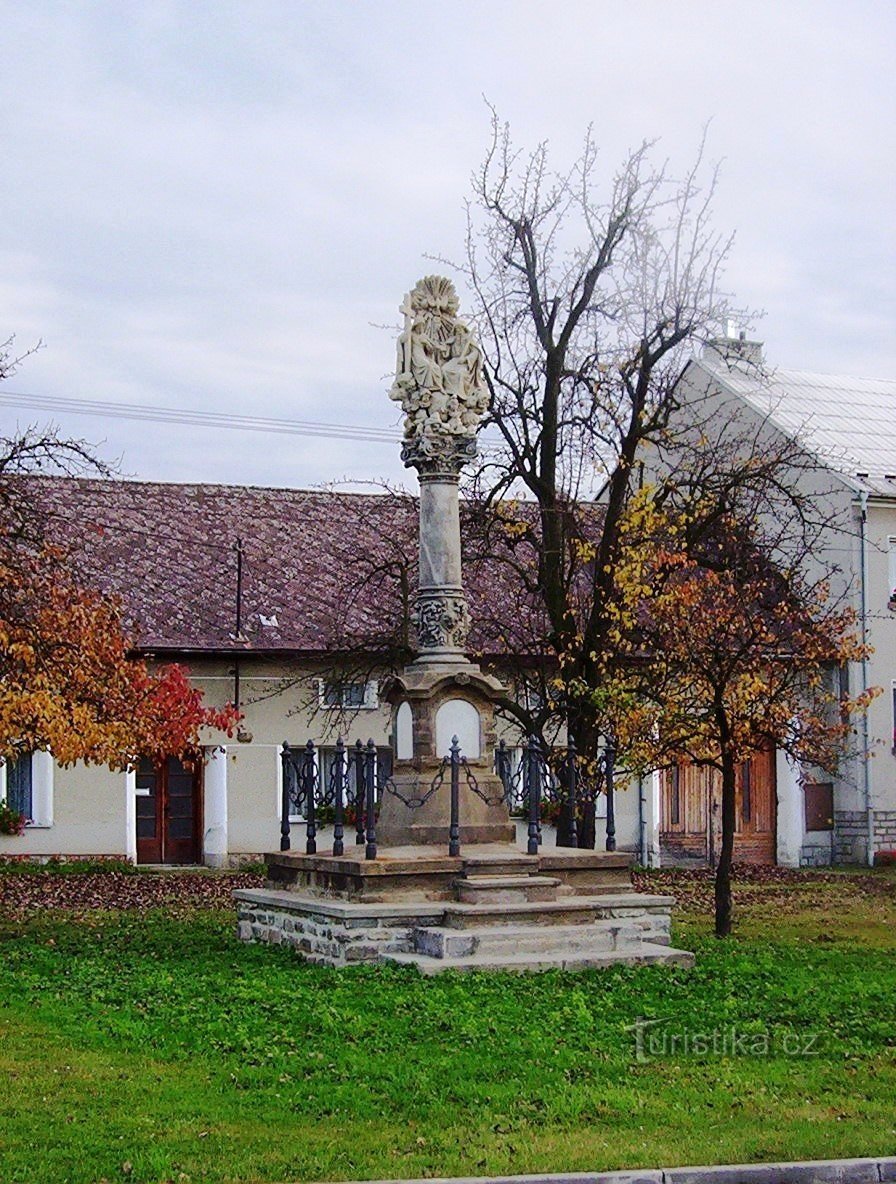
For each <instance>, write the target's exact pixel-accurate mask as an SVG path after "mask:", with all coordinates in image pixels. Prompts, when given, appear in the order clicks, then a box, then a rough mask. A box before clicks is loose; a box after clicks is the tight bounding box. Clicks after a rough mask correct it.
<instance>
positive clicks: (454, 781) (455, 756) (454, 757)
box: [448, 736, 460, 855]
mask: <svg viewBox="0 0 896 1184" xmlns="http://www.w3.org/2000/svg"><path fill="white" fill-rule="evenodd" d="M448 854H449V855H460V743H459V742H458V739H457V737H456V736H452V737H451V821H450V823H449V826H448Z"/></svg>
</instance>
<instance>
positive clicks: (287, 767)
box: [280, 740, 292, 851]
mask: <svg viewBox="0 0 896 1184" xmlns="http://www.w3.org/2000/svg"><path fill="white" fill-rule="evenodd" d="M280 771H281V774H282V777H281V780H282V788H281V796H280V850H281V851H288V850H289V846H290V843H289V804H290V802H289V799H290V793H289V781H290V776H291V772H292V761H291V759H290V754H289V744H288V743H287V742H286V741H285V740H284V741H283V750H282V752H281V753H280Z"/></svg>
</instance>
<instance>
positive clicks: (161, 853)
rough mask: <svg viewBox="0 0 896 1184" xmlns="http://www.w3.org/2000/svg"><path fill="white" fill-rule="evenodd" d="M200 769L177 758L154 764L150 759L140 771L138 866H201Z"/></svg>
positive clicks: (170, 757)
mask: <svg viewBox="0 0 896 1184" xmlns="http://www.w3.org/2000/svg"><path fill="white" fill-rule="evenodd" d="M201 783H202V770H201V766H200V767H197V768H195V769H191V768H188V767H187V766H186V765H184V764H182V763H181V762H180V761H179V760H178V759H177V757H175V756H169V757H166V758H165V760H164V761H162V763H161V764H158V765H157V764H154V763H153V761H151V760H150V759H149V758H147V757H143V758H141V760H140V764H139V766H138V768H137V862H138V863H174V864H194V863H199V862H200V856H201V851H200V833H201V830H200V823H201V817H200V816H201V801H202V798H201V788H202V786H201Z"/></svg>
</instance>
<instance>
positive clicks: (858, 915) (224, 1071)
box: [0, 873, 896, 1184]
mask: <svg viewBox="0 0 896 1184" xmlns="http://www.w3.org/2000/svg"><path fill="white" fill-rule="evenodd" d="M71 878H72V877H69V879H71ZM670 883H671V884H673V891H674V883H675V880H674V875H673V878H672V879H671V880H670V879H669V878H668V877H666V878H665V879H660V878H653V879H652V880H651V884H652V886H655V887H661V888H664V889H665V888H668V887H669V885H670ZM681 887H682V896H683V899H684V901H685V905H684V908H683V909H682V911H681V913H680V915H679V919H678V923H677V926H676V933H675V935H674V939H673V940H674V942H675V944H676V945H679V946H685V947H690V948H693V949H696V950H697V952H698V961H697V966H696V968H695V969H693V970H690V971H686V970H681V969H663V968H658V967H650V968H643V969H619V970H610V971H594V972H589V973H586V974H581V975H564V974H559V973H548V974H542V975H536V976H520V977H516V976H509V975H475V976H455V975H453V974H446V975H443V976H440V977H438V978H436V979H424V978H421V977H419V976H418V975H417V974H416V973H415V972H412V971H410V970H405V969H397V968H396V969H380V968H369V967H361V968H358V969H354V970H351V971H348V972H346V971H342V972H337V971H332V970H329V969H325V968H319V967H313V966H308V965H304V964H303V963H301V962H300V961H299V960H298V959H297V958H296V957H295V955H293V954H292V953H291V952H288V951H285V950H281V949H276V948H269V947H254V946H244V945H241V944H239V943H238V942H237V941H236V940H235V939H234V937H233V933H232V930H233V918H232V915H230V914H229V913H228V912H226V911H224V910H222V909H220V908H219V907H216V906H214V905H212V906H211V907H209V906H206V907H184V908H181V909H180V910H179V912H178V915H177V916H176V917H172V916H171V915H170V911H167V910H163V909H155V910H152V911H149V912H146V911H138V910H134V909H131V910H123V911H114V910H112V909H108V908H102V907H95V906H96V902H94V907H91V908H84V909H81V910H80V911H79V912H78V913H77V914H72V913H70V912H67V911H66V910H65V909H64V908H63V909H60V908H58V907H55V908H53V909H45V910H38V909H35V908H30V909H29V910H26V911H25V912H22V913H20V914H19V915H18V916H12V917H9V916H7V917H6V918H5V919H4V920H2V921H0V1033H2V1035H0V1180H2V1181H4V1184H13V1182H14V1181H23V1182H24V1181H27V1182H28V1184H40V1182H41V1181H46V1182H48V1184H50V1182H52V1184H63V1182H64V1181H72V1182H79V1181H98V1180H107V1181H119V1180H130V1181H169V1180H171V1181H186V1180H190V1181H200V1180H201V1181H285V1180H322V1179H334V1180H340V1179H342V1180H345V1179H352V1178H373V1177H387V1178H394V1177H407V1176H426V1175H461V1174H468V1175H485V1174H498V1173H518V1172H547V1171H559V1170H570V1171H585V1170H598V1169H610V1168H620V1167H627V1166H636V1165H645V1166H647V1165H671V1164H683V1163H712V1162H731V1161H742V1160H768V1159H803V1158H813V1159H814V1158H828V1157H839V1156H854V1155H874V1154H893V1153H894V1151H896V1058H894V1052H896V880H894V878H893V875H892V873H881V874H880V875H875V876H874V877H870V876H867V875H866V876H864V877H861V878H858V877H852V876H848V875H841V876H836V875H828V876H825V877H823V878H819V877H816V876H813V875H812V874H810V873H807V874H806V875H804V876H791V877H790V879H789V880H787V881H780V882H778V881H775V880H772V881H771V882H763V881H762V880H761V879H760V880H758V881H756V882H746V883H741V884H739V885H738V886H737V899H738V901H739V902H740V908H739V913H738V919H737V925H738V936H736V937H734V938H733V939H731V940H729V941H726V942H717V941H715V940H714V939H713V938H711V937H709V936H708V933H709V917H708V914H707V913H706V912H705V904H706V894H705V885H702V884H701V887H700V889H699V891H696V892H694V891H690V890H689V889H688V886H687V883H686V882H685V880H684V879H682V880H681ZM57 904H58V901H57ZM642 1020H648V1021H653V1020H657V1021H662V1022H660V1023H657V1024H654V1025H652V1026H651V1027H649V1028H646V1029H644V1030H643V1032H642V1035H641V1038H640V1046H641V1055H640V1056H639V1055H638V1042H637V1041H636V1033H635V1031H634V1030H633V1029H634V1025H636V1024H637V1023H638V1022H639V1021H642ZM701 1038H703V1039H702V1043H701ZM713 1040H715V1048H713V1046H712V1045H713Z"/></svg>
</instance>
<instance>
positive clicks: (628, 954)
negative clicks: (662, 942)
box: [382, 943, 694, 975]
mask: <svg viewBox="0 0 896 1184" xmlns="http://www.w3.org/2000/svg"><path fill="white" fill-rule="evenodd" d="M382 958H383V961H385V962H394V963H397V964H398V965H401V966H416V967H417V969H418V970H419V971H420V973H421V974H426V975H432V974H441V973H442V971H444V970H458V971H470V970H506V971H512V972H515V973H517V974H527V973H530V972H531V971H539V970H567V971H579V970H595V969H601V968H604V967H607V966H642V965H651V964H655V963H660V964H663V965H667V966H693V965H694V955H693V954H691V953H689V952H688V951H687V950H675V949H671V948H668V947H662V946H654V947H651V945H650V943H645V944H644V945H643V946H641V947H637V948H634V949H632V950H631V951H628V950H625V951H622V950H620V951H616V950H614V951H611V952H607V951H597V952H593V953H590V952H585V951H576V952H574V953H570V952H569V951H563V952H558V953H555V954H551V955H548V954H531V953H522V954H510V953H504V954H469V955H467V956H466V957H462V958H433V957H431V956H429V955H427V954H417V953H411V954H383V956H382Z"/></svg>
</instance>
